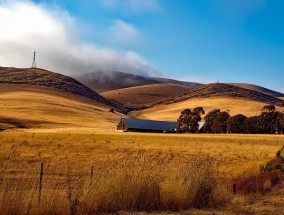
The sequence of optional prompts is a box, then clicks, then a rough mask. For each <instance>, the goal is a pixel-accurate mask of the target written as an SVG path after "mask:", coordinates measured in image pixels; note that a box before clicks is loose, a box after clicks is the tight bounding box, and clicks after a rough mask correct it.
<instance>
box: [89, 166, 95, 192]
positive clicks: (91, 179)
mask: <svg viewBox="0 0 284 215" xmlns="http://www.w3.org/2000/svg"><path fill="white" fill-rule="evenodd" d="M93 175H94V166H92V167H91V175H90V187H91V186H92V183H93Z"/></svg>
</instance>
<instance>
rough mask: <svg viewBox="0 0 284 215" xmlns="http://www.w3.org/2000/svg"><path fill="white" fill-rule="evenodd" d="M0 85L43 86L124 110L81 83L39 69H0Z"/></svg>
mask: <svg viewBox="0 0 284 215" xmlns="http://www.w3.org/2000/svg"><path fill="white" fill-rule="evenodd" d="M0 83H3V84H20V85H22V84H24V85H30V86H43V87H48V88H52V89H58V90H63V91H66V92H69V93H72V94H76V95H80V96H84V97H87V98H89V99H93V100H95V101H97V102H100V103H103V104H105V105H108V106H113V107H115V108H118V109H123V108H122V107H121V106H119V105H117V104H115V103H112V102H110V101H108V100H107V99H105V98H104V97H102V96H101V95H99V94H98V93H96V92H95V91H93V90H92V89H90V88H88V87H86V86H85V85H83V84H82V83H80V82H79V81H77V80H75V79H73V78H71V77H68V76H65V75H62V74H58V73H54V72H50V71H47V70H43V69H38V68H21V69H19V68H9V67H8V68H7V67H0Z"/></svg>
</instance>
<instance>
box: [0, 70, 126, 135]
mask: <svg viewBox="0 0 284 215" xmlns="http://www.w3.org/2000/svg"><path fill="white" fill-rule="evenodd" d="M0 101H1V102H0V130H5V129H11V128H30V129H33V128H44V129H45V128H46V129H52V128H55V129H59V130H60V129H63V130H64V129H75V130H77V129H79V128H85V129H86V128H87V129H92V130H97V129H115V127H116V124H117V122H118V121H119V119H120V117H122V116H123V115H122V114H120V113H118V111H125V110H126V109H125V108H123V107H122V106H121V105H119V104H117V103H114V102H112V101H109V100H107V99H105V98H104V97H102V96H101V95H99V94H98V93H96V92H94V91H93V90H91V89H90V88H88V87H86V86H85V85H83V84H81V83H80V82H78V81H76V80H75V79H73V78H70V77H68V76H64V75H60V74H57V73H53V72H49V71H46V70H42V69H17V68H4V67H0ZM110 109H114V110H116V111H114V112H115V113H113V112H110Z"/></svg>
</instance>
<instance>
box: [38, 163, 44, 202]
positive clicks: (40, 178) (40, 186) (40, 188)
mask: <svg viewBox="0 0 284 215" xmlns="http://www.w3.org/2000/svg"><path fill="white" fill-rule="evenodd" d="M42 177H43V163H41V166H40V175H39V190H38V203H40V198H41V190H42Z"/></svg>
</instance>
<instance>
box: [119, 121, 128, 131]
mask: <svg viewBox="0 0 284 215" xmlns="http://www.w3.org/2000/svg"><path fill="white" fill-rule="evenodd" d="M117 130H122V131H127V126H126V124H125V122H124V121H123V120H120V122H119V124H118V125H117Z"/></svg>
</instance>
